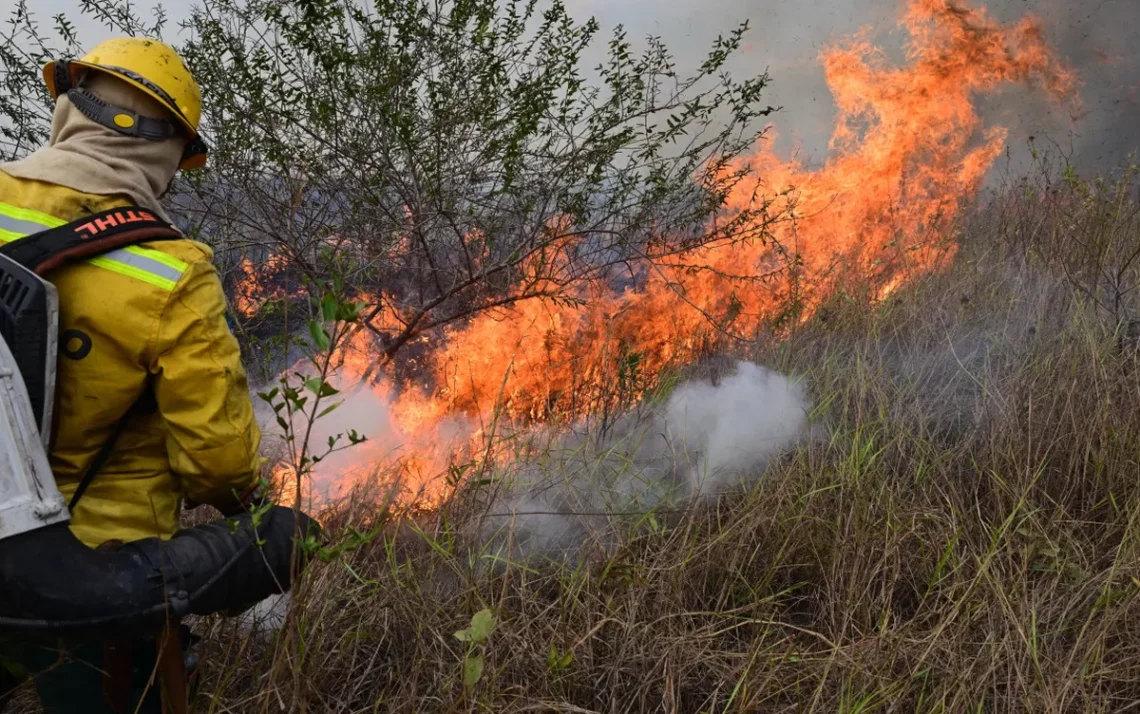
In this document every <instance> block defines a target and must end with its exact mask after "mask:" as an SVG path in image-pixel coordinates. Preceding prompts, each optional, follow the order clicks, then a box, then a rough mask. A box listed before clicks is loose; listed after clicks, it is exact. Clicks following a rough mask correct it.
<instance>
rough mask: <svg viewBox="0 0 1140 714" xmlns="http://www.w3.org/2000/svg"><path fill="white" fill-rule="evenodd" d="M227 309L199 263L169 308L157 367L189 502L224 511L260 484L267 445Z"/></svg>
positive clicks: (210, 273) (158, 394) (157, 386)
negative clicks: (262, 456) (263, 450)
mask: <svg viewBox="0 0 1140 714" xmlns="http://www.w3.org/2000/svg"><path fill="white" fill-rule="evenodd" d="M225 311H226V301H225V295H224V293H223V292H222V284H221V281H220V280H219V279H218V274H217V272H216V271H215V270H214V266H213V265H211V264H210V262H209V261H208V260H197V261H194V262H193V263H191V264H190V265H189V267H188V268H187V269H186V272H185V273H183V275H182V278H181V280H179V282H178V285H177V286H176V287H175V289H174V292H173V293H172V295H171V297H170V300H169V302H168V303H167V307H166V312H165V314H164V315H163V317H162V324H161V326H160V328H159V333H158V343H157V349H156V350H155V354H156V356H155V364H154V365H153V367H152V371H153V372H154V374H155V381H154V393H155V398H156V399H157V401H158V410H159V412H160V413H161V414H162V416H163V417H164V418H165V420H166V423H167V427H168V429H169V435H168V436H167V440H166V450H167V455H168V457H169V459H170V465H171V468H172V469H173V471H174V473H175V474H176V475H177V476H178V477H180V479H181V482H182V489H183V491H184V493H185V495H186V497H187V498H188V499H190V500H191V501H195V502H197V503H208V504H210V505H213V506H216V507H218V508H220V509H222V510H226V509H227V508H228V507H232V506H233V505H235V503H236V500H235V498H234V494H235V493H236V494H237V495H238V496H239V497H240V496H242V495H244V494H245V492H247V491H248V490H249V489H250V488H252V487H253V486H254V485H255V484H256V482H257V478H258V467H259V464H260V460H259V459H258V449H259V448H260V445H261V430H260V429H259V428H258V426H257V421H256V419H255V418H254V415H253V403H252V402H251V400H250V396H249V386H248V383H247V380H246V374H245V369H244V368H243V367H242V364H241V353H240V350H239V347H238V343H237V340H236V339H235V338H234V336H233V334H232V333H231V332H230V329H229V326H228V325H227V324H226V316H225Z"/></svg>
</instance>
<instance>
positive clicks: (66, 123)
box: [0, 38, 260, 714]
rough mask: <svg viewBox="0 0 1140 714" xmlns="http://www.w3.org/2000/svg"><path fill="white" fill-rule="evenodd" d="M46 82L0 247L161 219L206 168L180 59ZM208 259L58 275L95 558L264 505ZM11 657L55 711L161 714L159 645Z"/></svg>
mask: <svg viewBox="0 0 1140 714" xmlns="http://www.w3.org/2000/svg"><path fill="white" fill-rule="evenodd" d="M44 78H45V80H46V82H47V86H48V89H49V90H50V93H51V96H52V98H53V99H54V100H55V102H56V104H55V111H54V115H53V118H52V126H51V140H50V145H49V146H47V147H44V148H42V149H40V150H39V151H37V152H35V153H33V154H31V155H30V156H28V157H27V158H25V159H23V160H21V161H15V162H11V163H3V164H0V244H3V243H6V242H8V241H12V240H15V239H17V238H20V237H22V236H24V235H28V234H31V233H36V232H39V231H42V230H45V229H47V228H51V227H55V226H59V225H62V224H64V223H68V222H70V221H73V220H75V219H77V218H80V217H82V216H84V215H87V214H93V213H98V212H101V211H104V210H107V209H110V208H115V207H118V206H127V205H136V206H141V207H143V208H145V209H147V210H149V211H151V212H153V213H155V214H156V215H158V216H160V217H163V218H167V219H168V218H169V217H168V216H167V213H166V210H165V209H164V207H163V204H162V201H161V198H162V196H163V194H164V193H166V191H167V190H168V189H169V187H170V185H171V183H172V181H173V180H174V176H175V174H176V172H177V171H178V170H179V169H180V168H181V169H196V168H200V167H202V166H203V165H204V164H205V163H206V157H207V147H206V144H205V143H204V142H203V140H202V139H201V137H200V136H199V133H198V124H199V120H200V118H201V114H202V100H201V95H200V91H199V88H198V85H197V83H196V82H195V80H194V78H193V76H192V75H191V73H190V71H189V70H188V69H187V67H186V65H185V63H184V62H183V60H182V59H181V58H180V57H179V56H178V54H177V53H176V52H175V51H174V50H173V49H172V48H171V47H169V46H167V45H165V44H163V43H161V42H157V41H154V40H150V39H143V38H120V39H113V40H109V41H106V42H104V43H101V44H99V45H98V46H97V47H95V48H94V49H93V50H92V51H91V52H90V53H88V54H87V55H86V56H84V57H83V58H82V59H80V60H73V61H59V62H52V63H49V64H48V65H47V66H46V67H45V68H44ZM211 260H212V253H211V251H210V248H208V247H207V246H206V245H203V244H202V243H198V242H195V241H192V240H169V241H156V242H152V243H144V244H142V245H139V246H133V247H129V248H125V249H121V250H116V251H114V252H112V253H108V254H106V255H103V256H100V257H98V258H94V259H91V260H89V261H86V262H78V263H74V264H70V265H67V266H65V267H63V268H61V269H59V270H58V271H56V272H55V273H53V274H52V276H51V278H52V282H53V283H54V284H55V285H56V287H57V289H58V291H59V304H60V343H59V351H60V359H59V364H58V377H57V379H58V382H57V394H58V401H57V403H56V415H57V416H56V423H55V425H54V429H53V440H52V447H51V450H50V460H51V467H52V471H53V473H54V475H55V477H56V480H57V483H58V485H59V487H60V490H61V491H62V493H63V495H64V496H65V498H67V499H69V500H70V499H72V498H73V497H74V496H75V491H76V488H77V486H78V485H79V483H80V482H81V480H83V477H84V475H85V474H86V473H87V472H88V471H89V470H91V468H92V466H93V465H96V467H97V468H98V473H97V475H96V476H95V478H94V479H93V480H91V481H90V485H89V486H88V487H87V488H86V489H85V491H84V492H83V493H82V497H81V498H80V499H79V500H78V502H76V503H75V504H74V508H73V509H72V514H71V529H72V532H73V533H74V534H75V535H76V537H78V539H79V540H81V541H82V542H83V543H84V544H86V545H87V546H90V547H91V548H96V549H99V548H114V547H115V544H117V543H124V542H131V541H137V540H140V539H143V538H148V537H154V536H157V537H159V538H163V539H167V538H170V537H171V536H172V535H174V533H175V532H176V531H177V530H178V529H179V515H180V512H181V510H182V508H183V504H184V503H185V504H189V505H194V504H210V505H212V506H215V507H216V508H218V509H219V510H221V511H222V512H223V513H224V514H234V513H237V512H239V511H241V510H243V509H245V508H247V507H248V506H249V504H250V502H251V501H253V500H255V499H257V498H260V490H259V488H258V483H259V466H260V460H259V457H258V448H259V443H260V432H259V430H258V426H257V423H256V421H255V419H254V413H253V405H252V403H251V401H250V397H249V390H248V386H247V383H246V375H245V371H244V369H243V367H242V363H241V358H240V354H239V348H238V343H237V341H236V340H235V338H234V337H233V335H232V334H231V332H230V330H229V328H228V326H227V322H226V301H225V296H224V294H223V292H222V286H221V283H220V281H219V278H218V274H217V272H216V270H215V269H214V267H213V265H212V262H211ZM53 565H54V566H55V567H58V568H66V567H67V563H66V562H60V563H57V564H53ZM0 657H3V662H4V664H5V667H6V669H7V670H8V673H9V675H12V674H15V675H16V676H20V677H31V678H32V679H33V680H34V682H35V686H36V689H37V690H38V692H39V695H40V698H41V700H42V702H43V706H44V709H45V711H46V712H48V713H49V714H56V713H61V714H62V713H64V712H85V713H91V712H116V711H132V712H133V711H136V710H137V711H140V712H147V713H149V712H155V713H156V714H158V712H160V710H161V702H160V697H159V691H158V690H159V689H160V687H158V686H156V685H154V684H151V685H150V686H148V682H149V681H151V677H152V671H153V670H154V666H155V661H156V647H155V645H154V643H148V642H142V641H134V640H127V641H118V642H107V643H101V644H94V645H83V646H79V647H76V648H74V649H72V650H71V651H56V650H54V649H52V648H47V647H42V646H40V645H33V644H31V643H19V642H16V643H13V642H6V643H5V644H4V645H3V647H2V648H0ZM3 694H4V693H3V692H0V696H3ZM183 706H184V702H183V703H180V704H179V705H178V706H177V707H176V709H175V710H177V709H178V708H181V707H183ZM139 707H141V708H139Z"/></svg>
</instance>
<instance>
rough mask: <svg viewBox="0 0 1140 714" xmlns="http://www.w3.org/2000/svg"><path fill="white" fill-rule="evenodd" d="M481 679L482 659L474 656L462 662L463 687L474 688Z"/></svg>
mask: <svg viewBox="0 0 1140 714" xmlns="http://www.w3.org/2000/svg"><path fill="white" fill-rule="evenodd" d="M482 678H483V658H482V657H480V656H478V655H475V656H472V657H467V658H466V659H464V660H463V685H464V686H465V687H474V686H475V685H476V684H478V683H479V680H480V679H482Z"/></svg>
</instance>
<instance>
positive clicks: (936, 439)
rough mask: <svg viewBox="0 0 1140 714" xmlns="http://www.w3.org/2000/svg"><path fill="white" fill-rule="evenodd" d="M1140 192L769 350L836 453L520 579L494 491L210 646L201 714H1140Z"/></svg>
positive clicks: (1053, 207) (980, 234)
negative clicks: (805, 397)
mask: <svg viewBox="0 0 1140 714" xmlns="http://www.w3.org/2000/svg"><path fill="white" fill-rule="evenodd" d="M1135 190H1136V189H1135V186H1134V185H1133V184H1132V183H1131V176H1128V177H1125V178H1124V179H1122V181H1121V182H1120V183H1115V182H1108V183H1106V184H1104V185H1102V186H1100V187H1097V186H1095V185H1094V186H1092V187H1088V186H1080V185H1076V184H1074V183H1066V182H1064V181H1060V182H1058V183H1055V184H1053V185H1052V186H1051V187H1046V186H1045V185H1044V184H1043V183H1041V182H1038V183H1037V184H1035V185H1034V186H1033V187H1030V186H1029V185H1028V184H1025V185H1012V186H1010V187H1008V188H1007V189H1006V190H1005V191H1003V192H1002V194H1001V195H1000V196H999V197H998V198H997V199H995V200H993V201H992V203H990V204H989V207H988V208H986V209H985V210H984V211H980V212H979V213H978V214H977V215H975V216H974V217H972V218H971V219H970V220H969V221H968V222H967V223H966V224H965V225H963V226H962V231H963V233H962V236H961V244H962V249H961V252H960V253H959V255H958V257H957V259H956V261H955V264H954V265H953V267H952V268H951V269H949V270H948V271H946V272H943V273H941V274H938V275H936V276H932V277H929V278H927V279H924V280H922V281H919V282H917V283H915V284H913V285H912V286H910V287H909V288H907V289H905V290H901V291H899V292H898V293H896V294H895V295H893V296H892V297H891V298H890V300H889V301H888V302H887V303H885V304H882V305H879V306H877V307H872V306H869V305H867V304H866V303H865V302H861V301H858V300H854V299H848V298H844V297H842V296H840V297H837V298H836V299H835V300H833V301H832V302H831V303H830V304H829V305H828V306H827V308H826V309H825V310H824V311H823V312H822V313H821V314H820V315H819V316H817V318H816V319H814V320H813V321H812V322H811V323H810V324H807V325H806V326H804V327H803V328H802V329H801V330H800V331H799V332H797V333H796V334H795V335H794V336H793V337H792V338H791V339H788V340H785V341H783V342H781V343H780V344H776V345H772V346H770V347H768V348H759V347H758V348H757V354H754V355H750V356H751V357H753V358H755V359H757V360H758V361H762V362H764V363H765V364H768V365H771V366H773V367H774V368H777V369H780V370H782V371H785V372H788V373H794V374H797V375H801V376H802V377H803V378H804V379H805V380H806V382H807V384H808V385H809V386H810V389H811V392H812V396H813V399H814V403H815V404H816V405H817V406H816V410H815V413H814V414H813V418H814V419H815V420H816V422H817V424H818V433H819V437H818V438H814V439H812V440H810V441H808V442H807V443H804V444H803V445H802V446H801V447H799V448H797V449H795V450H794V451H793V452H792V453H789V454H787V455H786V456H785V457H784V458H782V459H780V460H779V461H777V462H775V463H773V464H771V465H770V466H769V468H768V469H767V470H766V472H765V473H764V474H763V475H762V477H761V478H760V479H759V480H757V481H756V482H755V484H754V485H753V486H752V487H750V488H747V489H740V490H737V491H734V492H731V493H724V494H720V495H717V496H715V497H710V498H708V499H705V500H702V501H701V502H699V503H696V504H690V507H689V508H686V509H684V510H683V511H681V512H677V511H662V512H660V513H657V514H654V517H653V518H632V519H631V518H623V519H614V520H613V521H612V523H613V528H612V530H611V532H609V533H606V534H604V536H603V535H602V534H599V535H598V536H597V540H596V542H594V541H591V540H589V539H586V541H585V542H583V543H581V551H580V552H581V557H575V558H569V559H562V558H559V559H543V558H542V557H540V556H536V555H535V554H531V555H530V557H529V558H527V559H525V560H523V559H522V557H521V556H520V557H519V559H518V561H517V562H507V561H505V560H504V559H502V557H501V556H499V555H493V554H492V553H491V551H489V550H488V548H487V547H486V539H485V537H483V536H482V535H481V534H480V529H479V528H477V527H475V526H474V525H473V522H472V519H473V518H476V517H477V515H476V514H477V513H478V510H477V509H475V508H473V507H472V506H471V504H472V503H479V502H480V499H481V498H482V495H481V492H480V489H485V488H486V486H479V487H474V486H472V487H469V488H468V489H467V490H465V491H464V492H463V493H460V494H458V495H457V496H456V497H455V499H453V501H452V502H451V503H449V504H447V505H446V506H445V507H444V508H443V509H442V510H440V511H439V512H437V513H433V514H426V515H421V516H420V517H419V518H417V519H414V520H410V521H405V522H403V523H402V524H401V525H399V526H389V527H386V528H385V529H384V530H383V531H382V532H381V533H380V535H379V536H377V538H376V539H375V540H374V541H373V542H372V543H371V544H370V545H366V546H364V547H361V548H359V549H357V550H355V551H352V552H350V553H348V554H346V555H344V556H343V557H342V558H339V559H337V560H334V561H333V562H331V563H328V564H318V565H317V566H315V567H313V568H312V570H311V571H310V577H309V578H308V580H307V582H306V584H305V586H304V588H303V590H302V591H301V592H300V593H298V596H297V598H296V604H297V607H296V609H295V611H294V613H293V617H294V618H295V620H294V621H293V623H292V625H291V626H290V627H287V628H286V629H285V630H284V631H282V632H281V633H279V634H277V635H276V636H274V635H271V634H266V635H263V636H254V637H250V636H249V635H248V634H246V632H245V631H244V630H243V629H241V628H240V627H238V626H237V625H235V624H234V623H233V622H225V621H216V622H211V623H204V625H205V626H204V632H205V634H206V635H207V638H206V651H207V652H208V653H209V656H208V657H207V659H206V665H205V667H204V672H203V674H204V682H203V684H202V688H201V693H200V695H199V697H198V700H197V708H198V711H201V712H277V711H306V712H330V713H332V712H374V711H375V712H387V711H401V712H460V711H464V712H475V711H483V712H612V713H617V712H694V713H696V712H709V713H710V714H711V713H714V712H715V713H717V714H720V713H722V712H775V711H797V712H799V711H803V712H845V713H847V712H850V713H854V712H864V713H866V712H888V711H890V712H967V711H969V712H1015V711H1016V712H1022V711H1023V712H1058V713H1059V712H1123V711H1130V710H1133V709H1136V710H1140V527H1138V524H1137V521H1138V520H1140V378H1138V375H1140V362H1138V360H1137V357H1136V355H1135V354H1134V346H1133V345H1131V344H1130V342H1129V338H1128V335H1127V332H1128V330H1127V325H1128V320H1127V318H1128V317H1129V315H1130V313H1129V309H1130V306H1131V305H1132V302H1131V300H1132V297H1133V296H1131V294H1130V293H1128V292H1127V290H1126V287H1127V285H1134V284H1136V282H1135V281H1136V277H1137V276H1136V274H1135V267H1134V266H1131V265H1124V263H1126V262H1127V260H1128V256H1129V255H1130V254H1131V251H1133V250H1135V249H1137V248H1140V220H1138V219H1137V217H1136V215H1135V210H1136V203H1135ZM1114 271H1115V272H1114ZM1108 274H1113V275H1117V276H1118V278H1117V279H1115V280H1114V281H1105V280H1104V279H1103V276H1104V275H1108ZM1122 290H1124V294H1123V296H1121V295H1120V294H1119V293H1120V292H1121V291H1122ZM1098 303H1099V304H1100V306H1098V305H1097V304H1098ZM374 510H375V509H373V508H368V507H366V505H364V503H357V504H356V505H355V506H353V507H348V508H346V510H345V512H344V513H341V514H339V515H338V516H337V517H336V518H335V519H334V521H335V523H336V524H337V527H338V529H339V530H338V532H339V533H340V534H342V535H343V534H345V533H347V532H348V531H347V528H348V527H349V526H350V525H356V526H357V527H366V526H367V525H368V524H369V523H372V522H375V515H374ZM484 608H489V609H490V610H491V611H492V612H493V613H494V615H495V617H496V618H497V625H496V627H495V628H494V631H493V632H492V633H491V635H490V637H489V639H488V640H487V642H486V643H485V644H484V645H477V646H475V647H474V648H473V649H472V650H471V651H470V652H468V650H467V645H466V644H464V643H463V642H460V641H459V640H458V639H457V638H456V637H455V636H454V635H453V633H455V632H456V631H457V630H460V629H462V628H465V627H467V626H468V624H469V622H470V620H471V618H472V616H473V615H474V613H476V612H477V611H480V610H482V609H484ZM468 654H471V655H481V656H483V657H484V658H485V669H484V671H483V674H482V677H481V679H480V680H479V681H478V682H477V683H476V684H474V685H473V686H465V685H464V683H463V679H462V675H463V662H464V660H465V657H467V656H468Z"/></svg>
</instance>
